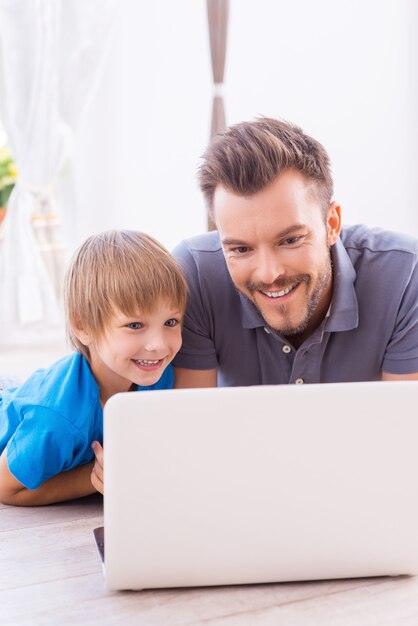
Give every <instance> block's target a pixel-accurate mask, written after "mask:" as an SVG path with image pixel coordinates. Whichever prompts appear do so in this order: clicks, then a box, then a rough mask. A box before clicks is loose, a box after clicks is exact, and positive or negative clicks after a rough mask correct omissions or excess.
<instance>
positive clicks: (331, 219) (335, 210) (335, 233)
mask: <svg viewBox="0 0 418 626" xmlns="http://www.w3.org/2000/svg"><path fill="white" fill-rule="evenodd" d="M341 226H342V224H341V207H340V205H339V204H338V203H337V202H331V204H330V205H329V208H328V212H327V243H328V245H329V246H333V245H334V243H335V242H336V241H337V239H338V237H339V236H340V232H341Z"/></svg>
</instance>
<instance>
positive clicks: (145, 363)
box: [133, 359, 159, 367]
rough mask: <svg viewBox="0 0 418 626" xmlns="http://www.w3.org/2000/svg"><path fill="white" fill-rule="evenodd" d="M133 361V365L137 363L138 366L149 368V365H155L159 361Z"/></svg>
mask: <svg viewBox="0 0 418 626" xmlns="http://www.w3.org/2000/svg"><path fill="white" fill-rule="evenodd" d="M133 360H134V361H135V363H139V365H144V366H145V367H146V366H151V365H157V363H158V362H159V359H157V360H156V361H147V360H146V359H133Z"/></svg>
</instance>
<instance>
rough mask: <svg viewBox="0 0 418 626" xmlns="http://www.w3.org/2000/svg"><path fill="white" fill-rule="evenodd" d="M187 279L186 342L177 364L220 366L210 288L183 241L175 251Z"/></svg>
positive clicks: (184, 332)
mask: <svg viewBox="0 0 418 626" xmlns="http://www.w3.org/2000/svg"><path fill="white" fill-rule="evenodd" d="M173 255H174V256H175V257H176V259H177V260H178V261H179V263H180V265H181V267H182V269H183V271H184V273H185V276H186V280H187V284H188V287H189V293H188V298H187V308H186V315H185V317H184V322H183V327H182V337H183V343H182V347H181V348H180V351H179V352H178V354H177V355H176V357H175V359H174V361H173V365H174V366H178V367H184V368H187V369H194V370H208V369H215V368H217V367H218V360H217V355H216V349H215V344H214V341H213V319H212V316H211V305H210V302H209V301H208V297H207V295H208V293H209V289H207V290H205V287H204V284H202V282H201V272H200V270H199V268H198V266H197V263H196V260H195V258H194V257H193V255H192V254H191V252H190V250H189V249H188V248H187V246H186V244H185V243H184V242H183V243H181V244H180V245H179V246H177V248H175V250H174V251H173Z"/></svg>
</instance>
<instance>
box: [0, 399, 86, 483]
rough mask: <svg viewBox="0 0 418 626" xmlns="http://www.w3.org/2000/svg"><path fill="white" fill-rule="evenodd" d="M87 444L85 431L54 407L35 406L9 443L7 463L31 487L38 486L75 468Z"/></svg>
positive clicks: (28, 411)
mask: <svg viewBox="0 0 418 626" xmlns="http://www.w3.org/2000/svg"><path fill="white" fill-rule="evenodd" d="M84 446H85V441H84V437H83V435H82V433H81V432H80V431H79V430H78V429H77V428H76V427H75V426H74V425H73V424H71V422H69V421H68V420H66V419H65V418H63V417H62V416H61V415H59V414H57V413H55V412H54V411H51V410H50V409H47V408H45V407H38V406H32V407H31V408H30V409H29V410H27V411H25V415H24V419H23V420H22V421H21V423H20V424H19V426H18V427H17V429H16V431H15V433H14V434H13V436H12V437H11V438H10V440H9V442H8V444H7V463H8V466H9V470H10V472H11V473H12V474H13V476H14V477H15V478H16V479H17V480H18V481H19V482H21V483H22V484H23V485H24V486H25V487H26V488H27V489H37V488H38V487H39V486H40V485H41V484H42V483H44V482H45V481H46V480H48V479H49V478H52V476H55V475H56V474H60V473H61V472H63V471H65V470H67V469H70V468H71V467H73V462H74V458H75V457H76V456H77V454H78V453H79V451H80V450H81V449H82V448H83V447H84Z"/></svg>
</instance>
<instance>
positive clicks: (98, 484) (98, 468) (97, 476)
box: [91, 441, 103, 495]
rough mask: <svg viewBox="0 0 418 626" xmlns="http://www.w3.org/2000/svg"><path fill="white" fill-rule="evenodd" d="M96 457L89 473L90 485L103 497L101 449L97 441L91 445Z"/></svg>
mask: <svg viewBox="0 0 418 626" xmlns="http://www.w3.org/2000/svg"><path fill="white" fill-rule="evenodd" d="M91 447H92V448H93V452H94V456H95V457H96V459H95V461H94V465H93V469H92V472H91V484H92V485H93V487H94V488H95V489H97V491H99V492H100V493H101V494H102V495H103V448H102V446H101V445H100V443H99V442H98V441H93V443H92V444H91Z"/></svg>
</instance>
